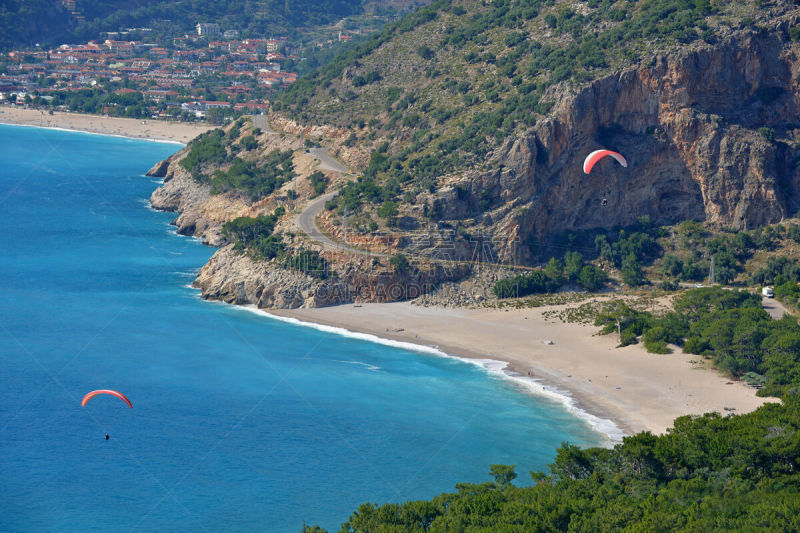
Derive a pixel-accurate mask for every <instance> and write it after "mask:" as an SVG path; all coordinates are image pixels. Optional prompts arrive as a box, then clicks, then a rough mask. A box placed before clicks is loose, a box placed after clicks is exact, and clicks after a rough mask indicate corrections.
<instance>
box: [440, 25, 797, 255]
mask: <svg viewBox="0 0 800 533" xmlns="http://www.w3.org/2000/svg"><path fill="white" fill-rule="evenodd" d="M784 24H785V23H784ZM783 30H785V28H778V31H775V32H773V33H766V34H757V33H755V32H750V31H748V32H739V33H737V34H734V35H732V36H730V37H729V38H727V39H726V40H725V41H724V42H721V43H720V44H718V45H715V46H710V45H708V46H703V47H699V48H698V49H695V50H692V51H683V52H680V53H675V54H673V55H669V56H656V57H653V58H652V60H651V61H649V62H648V63H647V64H642V65H640V66H639V67H638V68H634V69H630V70H626V71H623V72H620V73H618V74H617V75H613V76H609V77H606V78H603V79H599V80H597V81H595V82H594V83H592V84H591V85H589V86H587V87H585V88H583V89H582V90H580V91H578V92H577V93H574V94H568V95H565V96H562V97H561V98H560V99H559V101H557V103H556V105H555V107H554V113H553V115H552V116H551V118H548V119H547V120H544V121H542V122H540V123H539V124H537V125H536V126H535V127H534V128H532V129H531V130H530V131H528V132H527V133H526V134H524V135H523V136H521V137H518V138H516V139H510V140H508V141H507V142H506V143H505V144H504V145H503V146H502V147H501V148H500V149H498V150H497V151H496V153H495V157H497V159H498V160H499V161H500V162H501V163H502V164H503V165H504V166H503V167H502V168H501V169H500V170H499V171H494V172H490V173H484V174H479V173H472V174H468V175H466V176H464V177H463V179H462V180H461V183H460V186H461V187H463V188H466V189H467V190H468V191H469V193H470V194H469V195H467V198H466V200H465V199H459V198H458V197H457V196H456V195H455V193H454V191H453V190H452V189H443V190H441V191H439V192H438V193H437V195H436V198H435V201H436V202H438V203H439V205H438V206H437V207H438V208H439V209H440V210H441V211H442V217H443V218H465V217H467V216H469V215H470V214H471V215H472V216H475V215H476V213H478V212H479V211H480V210H479V209H477V203H478V202H477V200H478V199H479V198H481V195H483V198H484V201H486V199H487V195H488V199H489V200H491V205H490V207H489V211H488V214H489V217H488V219H487V217H484V218H485V220H483V221H482V222H481V221H480V219H478V222H479V225H480V226H482V228H483V229H484V230H486V231H488V232H490V233H492V234H493V235H495V236H496V237H498V238H499V241H504V242H505V244H504V245H501V246H500V250H498V251H499V252H500V255H501V257H505V258H506V259H510V258H512V257H516V258H517V259H523V260H524V259H525V257H526V255H528V254H529V252H528V250H527V247H525V246H524V245H523V243H525V242H526V240H528V239H530V238H533V239H536V240H539V239H546V238H547V237H548V236H549V235H552V234H554V233H558V232H563V231H572V230H581V229H591V228H610V227H614V226H625V225H629V224H632V223H634V222H635V221H636V219H637V218H638V217H640V216H642V215H648V216H649V217H650V218H651V220H652V221H653V222H655V223H658V224H671V223H675V222H678V221H680V220H685V219H694V220H702V221H708V222H711V223H713V224H716V225H718V226H727V227H733V228H737V229H746V228H752V227H756V226H759V225H764V224H769V223H774V222H778V221H780V220H781V219H782V218H784V217H787V216H791V215H793V214H794V213H795V212H796V211H797V208H798V206H800V172H799V171H798V167H797V166H796V165H793V161H796V158H797V157H798V155H800V149H799V148H798V147H799V146H800V142H798V138H800V135H796V134H800V130H796V129H795V128H800V125H797V124H793V122H794V121H797V122H800V119H798V111H799V110H800V91H798V83H800V60H798V50H797V46H796V45H791V44H790V43H787V42H785V40H784V39H785V38H784V36H783ZM760 128H770V129H771V130H772V131H774V133H775V137H776V139H778V140H773V139H770V138H769V137H770V136H771V134H772V133H771V131H770V130H762V131H759V129H760ZM599 148H609V149H614V150H617V151H619V152H621V153H623V154H624V155H625V156H626V158H627V160H628V163H629V167H628V168H627V169H623V168H622V167H620V166H619V165H618V164H617V163H616V162H614V161H613V160H611V159H606V160H603V161H601V162H600V163H598V164H597V165H596V166H595V168H594V169H593V170H592V173H591V174H590V175H585V174H584V173H583V171H582V162H583V159H584V157H585V156H586V155H587V154H588V153H589V152H591V151H592V150H596V149H599ZM462 196H463V195H462ZM603 198H605V199H607V205H606V206H605V207H603V206H602V199H603ZM496 242H497V241H496Z"/></svg>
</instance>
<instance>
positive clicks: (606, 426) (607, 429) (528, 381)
mask: <svg viewBox="0 0 800 533" xmlns="http://www.w3.org/2000/svg"><path fill="white" fill-rule="evenodd" d="M236 307H239V308H241V309H243V310H246V311H249V312H251V313H256V314H258V315H261V316H266V317H268V318H271V319H273V320H278V321H281V322H287V323H289V324H294V325H297V326H303V327H307V328H312V329H316V330H319V331H324V332H327V333H334V334H336V335H341V336H343V337H350V338H353V339H360V340H365V341H368V342H374V343H377V344H383V345H385V346H392V347H395V348H401V349H404V350H411V351H414V352H421V353H425V354H429V355H435V356H437V357H447V358H450V359H458V360H459V361H463V362H465V363H469V364H472V365H477V366H479V367H481V368H483V369H484V370H486V372H488V373H489V374H492V375H495V376H497V377H500V378H502V379H506V380H510V381H512V382H514V383H515V384H516V385H518V386H520V388H521V389H522V390H523V391H524V392H527V393H528V394H532V395H534V396H539V397H545V398H548V399H550V400H553V401H556V402H558V403H560V404H561V405H562V406H563V407H564V408H565V409H566V410H567V411H568V412H570V413H572V414H573V415H575V416H576V417H578V418H580V419H581V420H583V421H584V422H586V423H587V424H588V425H589V426H590V427H591V428H592V429H594V430H595V431H597V432H598V433H601V434H603V435H605V436H606V438H607V439H608V442H607V443H606V444H607V445H613V444H616V443H618V442H621V441H622V437H623V436H624V435H625V434H624V432H623V431H622V429H621V428H620V427H619V426H617V424H615V423H614V421H613V420H609V419H607V418H600V417H598V416H595V415H593V414H591V413H589V412H588V411H586V410H584V409H582V408H581V407H580V406H579V405H578V404H577V402H576V401H575V399H574V398H573V397H572V396H571V395H570V394H569V392H567V391H562V390H559V389H557V388H555V387H550V386H547V385H544V384H543V383H541V382H540V381H539V380H537V379H532V378H529V377H527V376H522V375H520V374H517V373H515V372H510V371H509V370H508V363H507V362H505V361H499V360H496V359H473V358H468V357H458V356H455V355H451V354H448V353H446V352H444V351H442V350H440V349H439V347H438V346H425V345H423V344H415V343H412V342H404V341H397V340H393V339H384V338H382V337H378V336H377V335H372V334H371V333H360V332H357V331H350V330H349V329H345V328H340V327H336V326H328V325H325V324H317V323H314V322H307V321H305V320H299V319H297V318H292V317H285V316H279V315H273V314H271V313H268V312H266V311H264V310H262V309H258V308H257V307H256V306H254V305H243V306H236Z"/></svg>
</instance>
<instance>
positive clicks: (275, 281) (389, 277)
mask: <svg viewBox="0 0 800 533" xmlns="http://www.w3.org/2000/svg"><path fill="white" fill-rule="evenodd" d="M466 273H467V270H466V269H465V268H464V267H456V269H454V270H446V269H443V268H442V267H439V266H434V267H431V268H430V269H428V270H421V271H420V270H412V271H410V272H395V271H391V270H386V269H380V268H370V267H368V266H367V265H365V264H358V265H356V264H349V265H345V266H344V267H343V268H342V271H341V272H339V271H337V275H336V276H331V277H329V278H327V279H323V280H320V279H316V278H313V277H311V276H308V275H305V274H303V273H300V272H295V271H291V270H286V269H283V268H279V267H277V266H276V265H275V264H272V263H267V262H263V261H253V260H252V259H250V258H249V257H248V256H247V255H244V254H241V253H238V252H235V251H234V250H233V247H232V246H225V247H223V248H221V249H220V250H218V251H217V253H215V254H214V256H213V257H212V258H211V259H210V260H209V261H208V263H206V264H205V266H203V268H202V269H201V270H200V273H199V274H198V276H197V279H196V280H195V282H194V286H195V287H199V288H200V289H202V291H203V298H208V299H213V300H222V301H225V302H228V303H233V304H240V305H242V304H254V305H256V306H258V307H259V308H262V309H295V308H298V307H324V306H328V305H336V304H340V303H349V302H393V301H398V300H406V299H409V298H415V297H417V296H420V295H421V294H423V293H424V292H428V291H430V290H432V289H433V288H434V287H435V286H437V285H438V284H439V283H440V282H441V281H442V280H451V279H459V278H461V277H463V276H464V275H465V274H466Z"/></svg>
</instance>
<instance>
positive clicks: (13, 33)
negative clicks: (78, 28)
mask: <svg viewBox="0 0 800 533" xmlns="http://www.w3.org/2000/svg"><path fill="white" fill-rule="evenodd" d="M74 23H75V22H74V19H72V17H71V16H70V14H69V12H68V11H67V10H66V9H64V7H63V6H61V5H60V4H59V3H57V2H53V1H52V0H1V1H0V51H1V50H7V49H9V48H11V47H14V46H19V45H30V44H35V43H38V42H45V41H47V40H49V39H51V38H53V37H57V36H60V35H64V34H66V33H67V32H68V31H69V30H70V28H71V27H73V25H74Z"/></svg>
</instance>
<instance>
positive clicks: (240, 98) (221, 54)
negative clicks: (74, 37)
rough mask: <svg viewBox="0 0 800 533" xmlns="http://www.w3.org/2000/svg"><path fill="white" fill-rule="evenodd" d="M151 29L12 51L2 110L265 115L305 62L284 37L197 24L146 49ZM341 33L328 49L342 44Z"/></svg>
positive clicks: (0, 71) (5, 60)
mask: <svg viewBox="0 0 800 533" xmlns="http://www.w3.org/2000/svg"><path fill="white" fill-rule="evenodd" d="M150 32H151V30H150V29H149V28H128V29H126V30H123V31H119V32H108V33H106V34H105V37H106V39H105V40H96V41H94V40H93V41H89V42H87V43H84V44H62V45H60V46H58V47H56V48H53V49H49V50H45V49H40V48H39V47H36V48H32V49H24V50H15V51H12V52H10V53H8V54H7V56H6V57H0V102H2V103H11V104H17V105H34V106H37V107H49V108H53V109H60V110H70V111H81V112H88V113H102V114H107V115H111V116H128V117H135V118H180V119H182V120H202V119H208V120H209V121H213V122H221V121H222V120H224V118H226V117H230V116H236V115H238V114H241V113H263V112H266V110H267V109H268V108H269V95H270V93H272V92H273V91H274V90H276V89H280V88H284V87H287V86H288V85H290V84H292V83H294V81H295V80H296V79H297V77H298V74H297V72H295V71H293V70H288V69H287V68H286V67H287V66H288V67H293V66H296V65H297V64H298V63H299V62H301V61H302V60H303V58H302V57H301V50H300V49H299V47H298V46H296V45H295V44H293V43H292V42H290V41H289V39H288V37H285V36H283V37H276V38H257V39H252V38H246V39H240V38H239V32H238V31H237V30H235V29H229V30H225V31H223V30H222V29H221V28H220V26H219V24H216V23H210V22H198V23H197V25H196V31H195V33H194V34H191V35H184V36H182V37H176V38H173V39H172V40H171V42H163V43H157V44H155V43H149V42H147V36H148V34H149V33H150ZM351 39H352V35H350V34H348V33H345V32H342V31H339V32H338V34H336V35H335V36H333V37H332V38H331V39H329V40H328V42H326V43H316V44H315V46H317V47H321V46H334V45H336V44H339V43H343V44H344V43H347V42H348V41H350V40H351Z"/></svg>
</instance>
